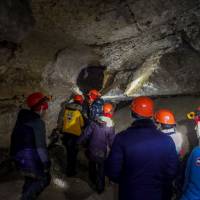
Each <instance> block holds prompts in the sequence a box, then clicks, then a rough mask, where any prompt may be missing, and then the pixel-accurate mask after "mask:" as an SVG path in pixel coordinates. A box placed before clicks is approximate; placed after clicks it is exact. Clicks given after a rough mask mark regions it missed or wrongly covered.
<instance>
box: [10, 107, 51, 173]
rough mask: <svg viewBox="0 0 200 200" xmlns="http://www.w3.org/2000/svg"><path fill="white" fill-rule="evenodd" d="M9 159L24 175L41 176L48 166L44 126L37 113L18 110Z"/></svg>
mask: <svg viewBox="0 0 200 200" xmlns="http://www.w3.org/2000/svg"><path fill="white" fill-rule="evenodd" d="M10 154H11V157H12V158H13V159H14V160H15V161H16V164H17V166H18V167H19V168H20V170H21V171H23V172H24V173H26V174H32V175H35V176H42V175H43V173H44V169H47V168H48V167H49V165H50V162H49V158H48V152H47V145H46V137H45V124H44V122H43V120H42V119H41V118H40V115H38V114H37V113H35V112H33V111H30V110H26V109H22V110H20V112H19V114H18V117H17V121H16V124H15V127H14V129H13V132H12V135H11V147H10Z"/></svg>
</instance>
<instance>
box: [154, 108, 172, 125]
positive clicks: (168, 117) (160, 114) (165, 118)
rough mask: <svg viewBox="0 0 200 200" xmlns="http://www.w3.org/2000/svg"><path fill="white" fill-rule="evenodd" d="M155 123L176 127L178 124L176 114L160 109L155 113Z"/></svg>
mask: <svg viewBox="0 0 200 200" xmlns="http://www.w3.org/2000/svg"><path fill="white" fill-rule="evenodd" d="M154 118H155V121H156V122H158V123H161V124H169V125H174V124H176V121H175V117H174V114H173V113H172V112H171V111H170V110H167V109H160V110H159V111H157V112H156V113H155V116H154Z"/></svg>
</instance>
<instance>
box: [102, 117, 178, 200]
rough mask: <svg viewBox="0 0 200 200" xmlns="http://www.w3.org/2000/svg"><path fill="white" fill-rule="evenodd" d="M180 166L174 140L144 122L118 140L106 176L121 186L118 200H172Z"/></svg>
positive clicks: (135, 123)
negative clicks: (173, 182) (174, 182)
mask: <svg viewBox="0 0 200 200" xmlns="http://www.w3.org/2000/svg"><path fill="white" fill-rule="evenodd" d="M178 162H179V161H178V156H177V153H176V148H175V145H174V142H173V141H172V139H171V138H170V137H168V136H166V135H164V134H163V133H161V132H160V131H159V130H157V129H156V127H155V125H154V123H153V121H152V120H150V119H141V120H137V121H135V122H134V123H133V125H132V126H131V127H130V128H128V129H127V130H125V131H123V132H121V133H119V134H117V136H116V137H115V140H114V142H113V146H112V149H111V152H110V155H109V157H108V159H107V161H106V175H107V176H108V177H109V178H110V179H111V181H113V182H116V183H118V184H119V200H146V199H148V200H164V199H166V200H169V199H170V196H171V190H170V189H171V182H172V180H173V179H174V177H175V175H176V172H177V168H178Z"/></svg>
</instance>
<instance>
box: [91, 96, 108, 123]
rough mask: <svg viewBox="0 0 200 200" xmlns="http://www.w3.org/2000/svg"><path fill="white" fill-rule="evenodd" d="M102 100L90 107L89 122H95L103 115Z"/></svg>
mask: <svg viewBox="0 0 200 200" xmlns="http://www.w3.org/2000/svg"><path fill="white" fill-rule="evenodd" d="M103 104H104V100H103V99H101V98H99V99H97V100H96V101H94V102H93V103H92V105H91V106H90V112H89V120H96V119H98V117H100V116H101V115H102V114H103Z"/></svg>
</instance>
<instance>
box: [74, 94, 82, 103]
mask: <svg viewBox="0 0 200 200" xmlns="http://www.w3.org/2000/svg"><path fill="white" fill-rule="evenodd" d="M73 100H74V101H75V102H77V103H80V104H82V103H83V96H82V95H80V94H76V95H74V96H73Z"/></svg>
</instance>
